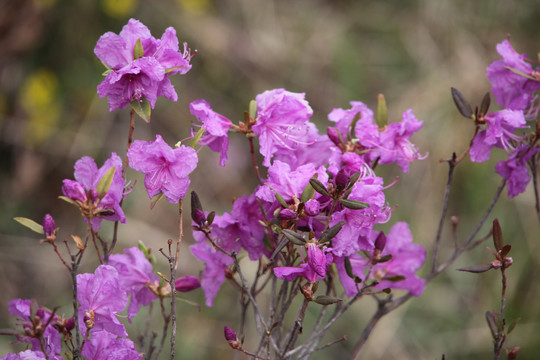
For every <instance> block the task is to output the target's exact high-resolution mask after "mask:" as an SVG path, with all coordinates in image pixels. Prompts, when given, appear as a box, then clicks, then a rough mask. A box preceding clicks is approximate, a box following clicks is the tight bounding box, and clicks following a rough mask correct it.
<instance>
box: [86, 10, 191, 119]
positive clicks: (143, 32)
mask: <svg viewBox="0 0 540 360" xmlns="http://www.w3.org/2000/svg"><path fill="white" fill-rule="evenodd" d="M178 50H179V47H178V38H177V37H176V31H175V30H174V29H173V28H172V27H169V28H167V29H166V30H165V32H164V33H163V36H162V37H161V39H155V38H154V37H153V36H152V35H151V34H150V30H148V28H147V27H146V26H145V25H143V24H142V23H141V22H140V21H138V20H134V19H131V20H129V22H128V23H127V25H126V26H124V28H123V29H122V31H121V32H120V34H118V35H117V34H115V33H112V32H108V33H106V34H104V35H102V36H101V38H100V39H99V40H98V42H97V44H96V47H95V49H94V53H95V54H96V56H97V57H98V59H99V60H101V62H102V63H103V64H104V65H105V66H107V68H108V69H109V70H108V73H107V76H106V77H105V79H104V80H103V82H102V83H101V84H99V85H98V88H97V90H98V95H99V96H100V97H102V98H104V97H108V100H109V110H110V111H113V110H115V109H120V108H125V107H126V105H128V104H129V103H130V102H132V101H142V100H143V99H146V100H147V101H148V102H149V103H150V105H151V107H152V109H153V108H154V106H155V104H156V101H157V98H158V96H164V97H166V98H167V99H170V100H172V101H176V100H177V99H178V95H177V94H176V91H175V90H174V87H173V86H172V84H171V81H170V79H169V76H170V75H173V74H182V75H183V74H185V73H187V72H188V71H189V70H190V69H191V65H190V63H189V62H190V60H191V54H190V52H189V50H188V48H187V45H186V44H184V50H183V52H179V51H178Z"/></svg>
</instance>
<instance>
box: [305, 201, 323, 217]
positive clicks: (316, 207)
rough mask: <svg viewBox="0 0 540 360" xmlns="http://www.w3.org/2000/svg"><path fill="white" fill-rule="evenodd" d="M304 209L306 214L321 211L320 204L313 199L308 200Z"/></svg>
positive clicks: (316, 213) (310, 214)
mask: <svg viewBox="0 0 540 360" xmlns="http://www.w3.org/2000/svg"><path fill="white" fill-rule="evenodd" d="M304 211H305V213H306V214H307V215H308V216H317V215H319V213H320V212H321V204H320V203H319V202H318V201H317V200H315V199H311V200H308V201H307V202H306V204H305V207H304Z"/></svg>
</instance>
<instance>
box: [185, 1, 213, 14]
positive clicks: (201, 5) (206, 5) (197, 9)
mask: <svg viewBox="0 0 540 360" xmlns="http://www.w3.org/2000/svg"><path fill="white" fill-rule="evenodd" d="M176 2H177V3H178V5H180V6H181V7H182V9H183V10H186V11H188V12H191V13H198V14H201V13H204V12H206V11H208V9H210V7H211V5H212V4H211V0H176Z"/></svg>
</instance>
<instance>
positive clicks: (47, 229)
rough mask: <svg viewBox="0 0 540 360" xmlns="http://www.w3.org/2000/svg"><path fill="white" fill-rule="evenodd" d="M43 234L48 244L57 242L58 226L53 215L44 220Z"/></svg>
mask: <svg viewBox="0 0 540 360" xmlns="http://www.w3.org/2000/svg"><path fill="white" fill-rule="evenodd" d="M43 233H44V234H45V238H46V239H47V241H48V242H54V240H56V224H55V223H54V219H53V217H52V216H51V214H47V215H45V217H44V218H43Z"/></svg>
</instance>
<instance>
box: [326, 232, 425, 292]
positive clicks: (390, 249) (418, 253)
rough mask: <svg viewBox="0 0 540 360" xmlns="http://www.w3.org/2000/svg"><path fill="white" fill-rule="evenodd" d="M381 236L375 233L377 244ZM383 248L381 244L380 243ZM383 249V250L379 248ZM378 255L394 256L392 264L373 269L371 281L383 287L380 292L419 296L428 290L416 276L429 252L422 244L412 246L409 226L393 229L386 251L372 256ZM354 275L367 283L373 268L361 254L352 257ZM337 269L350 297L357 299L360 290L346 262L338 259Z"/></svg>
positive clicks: (368, 260) (373, 234)
mask: <svg viewBox="0 0 540 360" xmlns="http://www.w3.org/2000/svg"><path fill="white" fill-rule="evenodd" d="M378 235H379V234H378V233H372V235H371V237H372V241H373V242H375V241H376V238H377V237H379V236H378ZM377 243H378V244H380V241H377ZM379 247H382V246H379ZM375 254H378V256H379V258H380V257H383V256H385V255H388V254H389V255H392V258H391V259H390V260H389V261H386V262H382V263H377V264H375V265H373V266H372V268H371V273H370V277H371V278H374V279H375V280H377V281H378V282H379V283H378V285H376V286H375V288H376V289H379V290H382V289H386V288H392V289H402V290H408V291H409V292H410V293H411V294H412V295H414V296H419V295H420V294H421V293H422V292H423V291H424V287H425V280H424V279H421V278H419V277H418V276H416V274H415V272H416V271H417V270H418V269H420V268H421V267H422V265H423V263H424V260H425V258H426V251H425V250H424V248H423V247H422V246H420V245H418V244H413V243H412V234H411V231H410V230H409V226H408V225H407V223H406V222H398V223H396V224H394V226H392V228H391V229H390V231H389V233H388V236H386V244H385V246H384V249H383V250H381V249H378V248H374V249H373V250H372V251H371V252H370V255H371V256H374V255H375ZM349 260H350V262H351V266H352V271H353V274H354V275H356V276H358V277H359V278H360V279H362V280H365V277H366V274H365V270H366V269H368V268H370V266H371V265H370V263H371V260H370V259H366V258H364V257H362V256H360V255H359V254H352V255H349ZM336 265H337V269H338V273H339V278H340V280H341V283H342V284H343V287H344V288H345V293H346V294H347V296H349V297H351V296H354V295H355V294H356V293H357V292H358V289H357V286H356V284H355V282H354V280H353V279H351V278H350V277H349V275H347V272H346V270H345V265H344V258H336ZM392 276H394V277H395V276H403V277H404V279H403V280H399V281H391V280H386V279H387V278H391V277H392Z"/></svg>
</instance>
